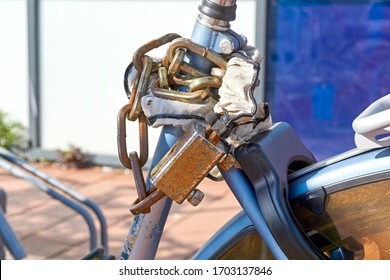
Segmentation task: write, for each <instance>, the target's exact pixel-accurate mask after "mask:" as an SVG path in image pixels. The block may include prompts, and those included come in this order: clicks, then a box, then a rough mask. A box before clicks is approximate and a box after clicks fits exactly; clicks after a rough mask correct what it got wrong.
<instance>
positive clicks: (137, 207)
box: [118, 33, 227, 214]
mask: <svg viewBox="0 0 390 280" xmlns="http://www.w3.org/2000/svg"><path fill="white" fill-rule="evenodd" d="M167 43H170V46H169V47H168V49H167V51H166V54H165V55H164V57H163V58H162V59H161V60H158V61H153V60H152V58H150V57H149V56H147V55H146V54H147V53H148V52H149V51H151V50H152V49H155V48H159V47H161V46H162V45H164V44H167ZM187 51H189V52H191V53H195V54H197V55H199V56H201V57H203V58H205V59H207V60H209V61H210V62H211V63H212V64H215V65H216V67H214V68H212V69H211V72H210V73H206V72H204V71H201V70H199V69H196V68H194V67H193V66H192V65H190V64H189V63H188V62H186V61H185V57H186V53H187ZM133 65H134V68H135V69H136V70H137V80H136V82H135V86H134V87H133V89H132V92H131V95H130V98H129V103H128V104H126V105H125V106H123V107H122V108H121V110H120V111H119V114H118V154H119V159H120V161H121V163H122V164H123V165H124V166H125V167H127V168H129V169H131V170H132V171H133V175H134V177H135V182H136V188H137V193H138V199H137V200H136V201H135V202H134V203H133V206H132V207H131V209H130V211H131V212H132V213H133V214H138V213H141V212H142V213H147V212H149V211H150V206H151V205H153V204H154V203H156V202H157V201H158V200H160V199H161V198H163V197H164V196H165V194H164V193H162V192H161V191H159V190H156V189H155V188H151V189H149V190H146V186H145V181H144V178H143V175H142V171H141V168H142V166H143V165H145V163H146V161H147V159H148V130H147V122H146V117H145V115H144V113H143V111H142V107H141V99H142V97H143V96H145V95H146V93H147V89H148V87H149V86H150V89H151V91H152V93H153V94H154V95H155V96H157V97H160V98H164V99H170V100H176V101H181V102H187V103H201V102H204V100H205V99H206V98H208V97H214V95H212V94H211V92H212V89H213V88H214V89H218V88H220V87H221V84H222V78H223V76H224V74H225V72H226V66H227V60H226V59H225V58H224V57H223V56H222V55H220V54H218V53H216V52H214V51H212V50H210V49H208V48H205V47H203V46H201V45H199V44H196V43H195V42H193V41H191V40H190V39H185V38H181V37H180V36H179V35H178V34H175V33H169V34H166V35H164V36H162V37H160V38H158V39H155V40H152V41H150V42H148V43H146V44H145V45H142V46H141V47H140V48H139V49H138V50H137V51H136V52H135V53H134V55H133ZM152 74H157V79H156V81H154V82H153V83H152V84H151V85H149V81H150V76H151V75H152ZM178 88H181V89H183V88H184V90H178ZM126 119H128V120H130V121H136V120H138V122H139V142H140V156H139V157H138V154H137V153H136V152H131V153H130V154H128V152H127V146H126Z"/></svg>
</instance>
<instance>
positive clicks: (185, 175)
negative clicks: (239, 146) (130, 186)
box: [130, 126, 228, 214]
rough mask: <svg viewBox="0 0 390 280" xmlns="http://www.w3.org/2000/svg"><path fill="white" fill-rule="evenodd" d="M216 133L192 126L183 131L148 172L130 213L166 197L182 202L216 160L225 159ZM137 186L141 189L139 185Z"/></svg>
mask: <svg viewBox="0 0 390 280" xmlns="http://www.w3.org/2000/svg"><path fill="white" fill-rule="evenodd" d="M219 140H220V138H219V136H218V135H217V133H216V132H214V131H212V130H207V129H205V128H203V127H200V126H195V128H194V129H193V130H191V131H188V132H187V133H185V134H184V135H183V136H182V137H181V138H180V139H179V140H178V141H177V142H176V144H175V145H174V146H173V147H172V148H171V149H170V150H169V151H168V153H167V154H166V155H165V156H164V157H163V158H162V159H161V160H160V162H159V163H158V164H157V165H156V166H155V167H154V168H153V169H152V171H151V173H150V183H151V187H150V188H149V189H148V190H147V191H146V192H145V191H144V190H141V192H142V193H144V192H145V195H146V197H145V196H143V197H141V196H139V198H138V199H137V200H136V201H135V202H134V204H133V205H132V207H131V208H130V211H131V212H132V213H133V214H139V213H147V212H148V209H149V208H150V207H151V206H152V205H153V204H154V203H156V202H157V201H158V200H160V199H161V198H163V197H165V196H167V197H169V198H171V199H172V200H173V201H175V202H176V203H179V204H181V203H182V202H183V201H184V200H185V199H186V198H188V197H189V196H191V194H192V192H193V191H194V190H195V188H196V187H197V185H198V184H199V183H200V182H201V181H202V180H203V179H204V178H205V177H206V176H207V175H208V174H209V172H210V171H211V169H212V168H213V167H214V166H216V165H217V164H218V163H220V162H221V161H223V160H224V159H226V158H228V154H227V153H226V151H225V149H224V147H223V145H222V144H221V143H219ZM138 185H139V186H137V188H144V186H141V185H143V184H138ZM139 193H140V191H139Z"/></svg>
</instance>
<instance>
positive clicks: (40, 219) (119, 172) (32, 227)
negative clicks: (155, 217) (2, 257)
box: [0, 164, 241, 260]
mask: <svg viewBox="0 0 390 280" xmlns="http://www.w3.org/2000/svg"><path fill="white" fill-rule="evenodd" d="M36 167H37V168H39V169H40V170H41V171H43V172H44V173H46V174H47V175H49V176H52V177H54V178H56V179H58V180H60V181H61V182H62V183H63V184H65V185H67V186H69V187H71V188H73V189H75V190H77V191H78V192H80V193H81V194H83V195H84V196H86V197H88V198H90V199H92V200H93V201H94V202H95V203H97V205H98V206H99V207H100V209H101V210H102V212H103V214H104V216H105V218H106V220H107V225H108V227H107V229H108V241H109V244H108V247H109V253H110V254H113V255H114V256H116V257H118V256H119V254H120V251H121V248H122V246H123V242H124V239H125V237H126V235H127V233H128V230H129V227H130V224H131V222H132V219H133V215H132V214H131V213H130V212H129V211H128V209H129V206H130V204H131V202H132V201H134V199H135V197H136V191H135V187H134V181H133V179H132V175H131V174H129V172H128V171H125V170H123V169H112V168H106V167H92V168H87V169H63V168H60V167H59V166H58V165H43V164H39V165H36ZM0 187H1V188H3V189H4V190H5V191H6V193H7V198H8V201H7V219H8V221H9V223H10V224H11V226H12V227H13V229H14V231H15V232H16V234H17V236H18V238H19V239H20V240H21V243H22V245H23V247H24V249H25V250H26V252H27V256H26V257H25V259H62V260H66V259H80V258H82V257H83V256H85V255H86V254H87V253H88V252H89V231H88V227H87V225H86V223H85V221H84V220H83V218H82V217H81V216H80V214H78V213H76V212H75V211H74V210H72V209H70V208H68V207H66V206H64V205H63V204H61V203H60V202H58V201H57V200H55V199H53V198H51V197H49V196H48V195H47V194H46V193H44V192H42V191H40V190H38V189H37V188H35V187H33V186H32V185H30V184H29V183H27V182H25V181H23V180H21V179H18V178H15V177H13V176H11V175H9V174H8V173H6V172H5V171H4V170H1V169H0ZM199 188H200V189H201V190H202V191H203V192H204V193H205V198H204V200H203V201H202V203H201V204H200V205H199V206H197V207H193V206H191V205H190V204H189V203H186V202H185V203H183V204H182V205H177V204H175V203H173V205H172V208H171V213H170V216H169V218H168V221H167V224H166V226H165V229H164V234H163V237H162V240H161V243H160V247H159V250H158V253H157V255H156V259H171V260H172V259H188V258H191V256H192V255H193V254H194V253H195V252H196V251H197V250H198V249H199V248H200V246H201V245H202V244H204V242H205V241H206V240H208V239H209V238H210V237H211V235H212V234H213V233H215V232H216V231H217V230H218V229H219V228H220V227H221V226H222V225H223V224H225V223H226V222H227V221H228V220H229V219H230V218H232V217H233V216H234V215H235V214H236V213H238V212H239V211H240V209H241V208H240V206H239V205H238V203H237V202H236V201H235V199H234V197H233V195H232V194H231V192H230V191H229V188H228V187H227V186H226V184H225V183H224V182H213V181H211V180H209V179H205V180H204V181H203V182H202V183H201V185H200V186H199ZM96 226H97V227H98V225H97V223H96ZM6 257H7V258H12V256H11V255H10V254H9V253H8V254H6Z"/></svg>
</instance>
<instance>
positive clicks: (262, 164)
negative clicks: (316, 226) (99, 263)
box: [120, 1, 390, 260]
mask: <svg viewBox="0 0 390 280" xmlns="http://www.w3.org/2000/svg"><path fill="white" fill-rule="evenodd" d="M221 2H222V1H221ZM232 2H234V3H235V1H232ZM221 38H224V39H225V38H228V39H230V40H231V41H232V42H234V43H233V45H234V47H235V49H239V48H240V47H241V46H242V45H245V40H243V39H242V38H241V37H240V36H238V35H237V34H235V33H234V32H233V31H231V30H230V29H227V30H226V29H225V30H223V31H217V30H213V29H211V28H209V27H206V26H205V25H202V24H200V23H199V22H196V24H195V27H194V30H193V34H192V36H191V39H192V40H193V41H194V42H196V43H198V44H201V45H202V46H204V47H207V48H210V49H212V50H214V51H216V52H220V51H221V50H220V45H218V44H216V42H219V40H221ZM240 38H241V39H240ZM188 60H189V62H190V63H191V64H192V65H194V66H195V67H197V68H199V69H201V70H205V71H208V70H209V69H210V67H211V65H210V64H209V62H208V61H205V60H204V59H203V58H202V57H199V56H192V55H191V56H190V57H188ZM183 133H184V132H183V131H182V130H181V129H180V128H177V127H173V126H164V127H163V129H162V132H161V135H160V138H159V141H158V144H157V148H156V152H155V154H154V155H153V159H152V162H151V164H150V168H149V173H150V170H152V169H153V168H154V167H155V166H156V165H157V163H158V162H159V161H160V160H161V158H162V157H163V156H164V155H165V154H166V153H167V152H168V151H169V149H170V148H171V147H172V146H173V145H174V144H175V143H176V141H177V140H178V139H179V138H180V137H181V136H182V135H183ZM253 153H259V158H262V160H261V161H259V162H258V165H257V166H254V167H253V168H252V169H253V170H249V171H247V170H246V172H244V171H243V170H241V169H239V168H235V167H232V168H230V169H229V170H222V169H220V172H221V174H222V176H223V178H224V180H225V181H226V183H227V185H228V187H229V188H230V189H231V191H232V193H233V194H234V196H235V197H236V199H237V201H238V202H239V203H240V205H241V206H242V208H243V211H242V212H240V213H239V214H238V215H237V216H236V217H234V218H233V219H232V220H231V221H230V222H229V223H228V224H226V225H225V226H224V227H223V228H222V229H221V230H220V231H219V232H218V233H217V234H216V235H215V236H214V237H213V238H212V239H210V240H209V241H208V242H207V243H206V244H205V245H204V247H203V248H202V249H201V250H200V251H199V252H198V253H197V254H196V255H195V256H194V257H193V258H194V259H210V258H212V257H213V256H215V254H216V252H217V250H218V248H220V247H221V246H222V245H223V244H225V243H226V242H227V241H228V240H229V239H230V238H232V237H233V236H235V235H236V234H237V233H238V232H240V231H241V230H243V229H245V228H247V227H249V226H254V228H255V230H256V232H257V233H258V234H259V235H260V237H261V238H262V240H263V241H264V242H265V244H266V246H267V248H268V250H269V251H270V252H271V254H272V255H273V257H274V258H275V259H279V260H286V259H324V258H323V256H321V254H319V252H316V251H315V250H313V247H312V246H311V244H310V241H309V240H308V238H306V237H305V236H304V234H303V232H302V231H301V229H300V228H299V225H297V223H296V221H295V219H294V217H292V215H291V211H290V210H291V209H290V208H289V205H288V202H287V201H288V199H289V198H290V196H292V197H293V196H294V195H296V192H297V191H296V190H297V189H299V188H301V189H302V188H303V189H304V188H305V183H304V182H302V180H303V179H302V178H306V177H305V175H306V174H307V173H310V171H312V170H317V169H319V168H324V169H326V168H327V166H328V165H329V164H330V163H333V162H338V161H342V160H343V159H345V158H353V157H354V156H356V155H359V153H361V152H357V151H352V152H349V153H348V154H346V155H342V156H339V157H337V158H335V159H333V160H331V161H328V162H325V163H324V162H322V163H315V162H316V160H315V159H314V157H313V156H312V154H311V153H310V152H309V151H308V150H307V149H306V148H305V147H304V145H303V144H302V142H301V141H300V140H299V138H298V137H297V136H296V135H295V133H294V131H293V130H292V129H291V127H290V126H289V125H288V124H286V123H277V124H274V126H273V127H272V128H271V129H270V130H268V131H266V132H262V133H260V134H259V135H257V136H256V140H255V141H254V143H250V144H248V145H243V146H242V147H240V148H239V149H238V150H237V151H235V154H234V156H235V157H236V159H237V160H238V162H239V163H240V161H241V162H242V163H245V162H246V161H247V160H248V158H250V157H251V156H252V154H253ZM359 159H360V160H361V159H367V157H365V156H362V157H359V158H358V160H359ZM389 160H390V157H386V160H385V161H384V165H380V166H378V167H376V169H375V168H374V169H375V170H376V171H379V170H383V169H386V167H385V166H386V163H389ZM352 162H353V160H352ZM294 164H298V165H299V167H297V168H296V169H295V170H293V171H296V170H300V171H298V172H296V173H293V175H290V177H288V174H289V173H290V170H289V168H290V167H291V166H292V165H294ZM343 164H344V163H343ZM343 164H341V165H336V167H335V168H342V167H343V166H344V167H345V166H347V165H348V164H351V161H347V163H345V165H343ZM307 166H309V167H307ZM304 167H307V168H306V169H305V168H304ZM302 168H303V169H302ZM331 168H333V167H330V169H331ZM375 170H374V171H372V172H375ZM364 172H365V171H362V174H363V173H364ZM253 174H254V175H253ZM258 174H261V176H262V177H261V176H260V179H259V178H258V177H257V176H258ZM311 176H312V174H311ZM300 180H301V181H300ZM253 182H256V183H253ZM146 185H147V188H150V187H151V183H150V179H149V174H148V176H147V179H146ZM292 187H295V189H294V192H293V193H292V194H291V192H290V190H291V189H292ZM171 204H172V200H171V199H169V198H166V197H165V198H163V199H161V200H160V201H158V202H157V203H156V204H155V205H153V206H152V207H151V212H150V213H148V214H138V215H137V216H136V217H135V219H134V222H133V224H132V226H131V228H130V231H129V234H128V237H127V240H126V242H125V246H124V248H123V250H122V253H121V257H120V259H154V258H155V255H156V252H157V249H158V245H159V242H160V239H161V236H162V233H163V229H164V225H165V223H166V220H167V217H168V215H169V211H170V207H171ZM270 219H272V222H271V223H270V222H269V221H270ZM280 228H282V229H283V230H279V229H280Z"/></svg>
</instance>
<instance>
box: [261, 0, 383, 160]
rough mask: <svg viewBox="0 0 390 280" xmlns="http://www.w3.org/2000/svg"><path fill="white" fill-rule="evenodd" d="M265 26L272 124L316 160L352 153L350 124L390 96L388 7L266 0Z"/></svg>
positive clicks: (344, 2) (360, 3)
mask: <svg viewBox="0 0 390 280" xmlns="http://www.w3.org/2000/svg"><path fill="white" fill-rule="evenodd" d="M372 2H373V1H372ZM267 22H268V27H267V57H266V101H267V102H269V103H270V106H271V112H272V115H273V119H274V121H287V122H288V123H290V124H291V125H292V127H293V128H294V129H295V130H296V131H297V133H298V135H299V136H301V137H302V140H303V142H304V143H305V145H306V146H307V147H308V148H309V149H310V150H311V151H312V152H313V153H314V155H315V156H316V157H317V159H323V158H325V157H329V156H332V155H335V154H338V153H341V152H344V151H346V150H349V149H351V148H354V147H355V145H354V141H353V135H354V133H353V130H352V126H351V124H352V121H353V119H354V118H355V117H356V116H357V115H359V114H360V112H361V111H363V110H364V109H365V108H366V107H367V106H368V105H369V104H370V103H372V102H373V101H375V100H376V99H378V98H379V97H382V96H384V95H386V94H388V93H390V2H389V1H383V2H378V1H377V2H376V3H371V4H370V3H369V1H293V0H285V1H283V0H272V1H268V17H267Z"/></svg>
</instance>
